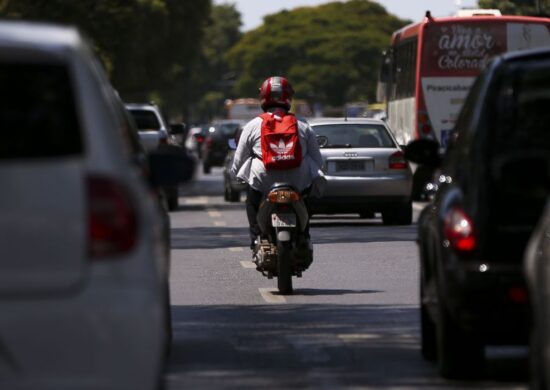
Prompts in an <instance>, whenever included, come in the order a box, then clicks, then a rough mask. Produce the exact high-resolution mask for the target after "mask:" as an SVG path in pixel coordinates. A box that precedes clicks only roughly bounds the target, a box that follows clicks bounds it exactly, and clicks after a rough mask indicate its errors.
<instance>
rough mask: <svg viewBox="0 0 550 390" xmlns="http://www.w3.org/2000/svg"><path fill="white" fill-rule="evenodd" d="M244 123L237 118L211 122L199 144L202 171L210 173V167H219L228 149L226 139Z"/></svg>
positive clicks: (231, 136) (233, 135)
mask: <svg viewBox="0 0 550 390" xmlns="http://www.w3.org/2000/svg"><path fill="white" fill-rule="evenodd" d="M243 125H244V123H243V122H242V121H238V120H230V119H227V120H219V121H214V122H212V123H211V125H210V128H209V129H208V134H207V135H206V138H205V140H204V142H203V143H202V146H201V152H202V153H201V154H202V170H203V173H210V170H211V168H212V167H221V166H223V164H224V161H225V156H226V155H227V152H228V151H229V146H228V141H229V140H230V139H231V138H234V137H235V134H236V132H237V131H238V130H239V129H240V128H241V127H242V126H243Z"/></svg>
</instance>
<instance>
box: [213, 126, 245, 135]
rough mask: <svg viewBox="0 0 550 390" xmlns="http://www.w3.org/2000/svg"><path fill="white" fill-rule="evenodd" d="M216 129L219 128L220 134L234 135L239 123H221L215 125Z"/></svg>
mask: <svg viewBox="0 0 550 390" xmlns="http://www.w3.org/2000/svg"><path fill="white" fill-rule="evenodd" d="M215 127H216V128H217V129H219V130H220V131H221V132H222V134H224V135H229V136H234V135H235V133H236V132H237V130H239V127H240V124H239V123H224V124H222V125H218V126H215Z"/></svg>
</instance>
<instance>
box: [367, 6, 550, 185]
mask: <svg viewBox="0 0 550 390" xmlns="http://www.w3.org/2000/svg"><path fill="white" fill-rule="evenodd" d="M548 45H550V19H548V18H539V17H523V16H502V15H500V12H499V11H497V10H476V11H472V10H471V11H470V12H469V13H467V14H462V15H460V14H459V15H457V16H452V17H441V18H434V17H432V16H431V15H430V13H429V12H426V17H425V18H424V19H423V20H422V21H420V22H418V23H414V24H410V25H408V26H405V27H403V28H402V29H400V30H398V31H396V32H394V33H393V35H392V39H391V46H390V48H389V50H387V51H386V53H385V56H384V59H383V65H382V68H381V72H380V80H379V86H378V95H379V96H378V99H379V101H381V102H382V101H383V102H386V110H387V112H386V115H387V122H388V124H389V126H390V128H391V129H392V131H393V132H394V134H395V136H396V138H397V141H398V142H399V143H400V144H402V145H405V144H407V143H408V142H410V141H411V140H413V139H417V138H421V137H429V138H432V139H437V140H438V141H439V142H440V145H441V146H442V148H443V149H445V148H446V146H447V143H448V140H449V135H450V133H451V130H452V129H453V127H454V124H455V121H456V118H457V116H458V114H459V111H460V109H461V108H462V104H463V102H464V99H465V98H466V95H467V93H468V91H469V90H470V87H471V85H472V83H473V82H474V80H475V77H476V76H477V75H478V74H479V73H480V72H481V70H482V69H483V68H484V67H485V65H486V64H487V62H488V61H489V60H490V59H491V57H493V56H495V55H497V54H500V53H503V52H507V51H514V50H525V49H530V48H535V47H540V46H548ZM415 176H417V175H416V174H415ZM419 180H421V181H423V182H424V181H425V180H426V178H422V179H420V178H418V177H415V185H413V192H414V191H415V187H416V190H418V185H423V183H422V184H420V183H419V182H418V181H419Z"/></svg>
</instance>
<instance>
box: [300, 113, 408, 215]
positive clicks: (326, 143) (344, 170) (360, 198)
mask: <svg viewBox="0 0 550 390" xmlns="http://www.w3.org/2000/svg"><path fill="white" fill-rule="evenodd" d="M310 125H311V127H312V128H313V130H314V131H315V133H316V134H317V137H318V142H319V146H320V147H321V154H322V156H323V171H324V173H325V175H326V179H327V186H326V190H325V193H324V196H323V198H321V199H311V211H312V213H314V214H336V213H358V214H359V215H360V216H361V217H366V218H372V217H374V213H375V212H381V213H382V220H383V222H384V224H390V225H401V224H410V223H411V222H412V203H411V197H410V194H411V185H412V173H411V169H410V167H409V165H408V163H407V162H406V161H405V159H404V156H403V152H402V150H401V149H400V148H399V146H398V144H397V142H396V140H395V138H394V137H393V135H392V134H391V132H390V130H389V129H388V127H387V125H386V123H385V122H383V121H381V120H377V119H363V118H352V119H351V118H350V119H346V118H332V119H329V118H319V119H314V120H311V121H310Z"/></svg>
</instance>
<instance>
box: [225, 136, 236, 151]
mask: <svg viewBox="0 0 550 390" xmlns="http://www.w3.org/2000/svg"><path fill="white" fill-rule="evenodd" d="M227 145H228V146H229V149H231V150H235V149H237V141H236V140H235V138H230V139H229V140H227Z"/></svg>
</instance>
